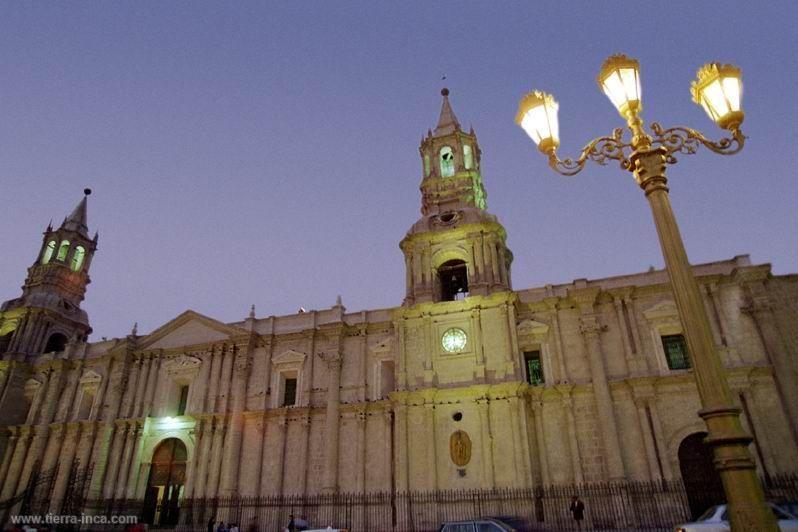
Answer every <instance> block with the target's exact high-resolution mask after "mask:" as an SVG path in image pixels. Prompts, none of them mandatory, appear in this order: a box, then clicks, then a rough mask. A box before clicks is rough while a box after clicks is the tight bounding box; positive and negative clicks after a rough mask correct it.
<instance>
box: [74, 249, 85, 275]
mask: <svg viewBox="0 0 798 532" xmlns="http://www.w3.org/2000/svg"><path fill="white" fill-rule="evenodd" d="M85 255H86V250H85V249H83V246H77V247H76V248H75V252H74V253H73V254H72V271H73V272H77V271H80V267H81V266H83V257H84V256H85Z"/></svg>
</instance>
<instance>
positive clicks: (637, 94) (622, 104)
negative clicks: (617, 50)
mask: <svg viewBox="0 0 798 532" xmlns="http://www.w3.org/2000/svg"><path fill="white" fill-rule="evenodd" d="M598 83H599V86H600V87H601V90H603V91H604V94H606V95H607V97H608V98H609V99H610V101H611V102H612V104H613V105H614V106H615V108H616V109H618V112H619V113H621V115H623V116H626V115H627V114H628V113H632V114H636V113H638V112H639V111H640V107H641V106H640V98H641V90H640V68H639V66H638V63H637V60H636V59H632V58H629V57H627V56H625V55H613V56H610V57H609V58H607V60H606V61H604V64H603V65H602V66H601V72H600V73H599V77H598Z"/></svg>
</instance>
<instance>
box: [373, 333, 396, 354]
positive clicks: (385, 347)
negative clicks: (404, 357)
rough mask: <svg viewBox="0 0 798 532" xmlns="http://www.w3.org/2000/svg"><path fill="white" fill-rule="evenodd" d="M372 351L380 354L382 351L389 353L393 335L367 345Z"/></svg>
mask: <svg viewBox="0 0 798 532" xmlns="http://www.w3.org/2000/svg"><path fill="white" fill-rule="evenodd" d="M369 349H370V350H371V352H372V353H377V354H382V353H390V352H392V351H393V337H392V336H389V337H388V338H385V339H384V340H382V341H380V342H376V343H374V344H371V346H370V347H369Z"/></svg>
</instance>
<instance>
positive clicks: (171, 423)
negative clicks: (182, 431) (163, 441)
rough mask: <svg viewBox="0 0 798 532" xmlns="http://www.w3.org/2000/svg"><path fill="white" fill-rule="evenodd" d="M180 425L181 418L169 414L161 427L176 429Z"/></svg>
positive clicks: (162, 421)
mask: <svg viewBox="0 0 798 532" xmlns="http://www.w3.org/2000/svg"><path fill="white" fill-rule="evenodd" d="M179 426H180V420H178V419H175V418H173V417H171V416H167V417H165V418H163V419H162V420H161V428H164V429H167V430H169V429H176V428H178V427H179Z"/></svg>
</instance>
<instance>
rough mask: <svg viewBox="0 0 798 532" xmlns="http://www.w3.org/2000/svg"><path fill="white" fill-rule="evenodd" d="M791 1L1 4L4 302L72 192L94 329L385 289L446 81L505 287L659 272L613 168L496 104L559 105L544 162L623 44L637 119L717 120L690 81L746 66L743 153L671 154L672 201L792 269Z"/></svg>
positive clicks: (706, 245) (701, 240)
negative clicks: (635, 90) (584, 161)
mask: <svg viewBox="0 0 798 532" xmlns="http://www.w3.org/2000/svg"><path fill="white" fill-rule="evenodd" d="M797 20H798V8H796V4H795V2H788V1H784V2H724V3H717V2H696V1H691V2H657V3H646V2H625V3H623V4H620V3H619V4H614V5H613V4H610V3H604V2H583V3H577V2H545V3H544V2H519V3H514V2H502V3H493V2H483V3H476V2H462V1H461V2H434V3H432V2H423V3H422V2H418V3H411V2H390V3H389V2H359V3H355V2H280V3H277V2H274V3H272V2H268V3H267V2H218V3H208V2H177V1H174V2H59V3H56V2H35V3H34V2H26V3H20V2H4V3H2V4H0V197H1V198H2V208H3V210H4V213H5V216H4V220H5V223H4V224H3V230H2V231H0V248H1V249H2V254H0V301H3V300H7V299H12V298H15V297H18V296H19V295H20V286H21V285H22V283H23V281H24V279H25V275H26V269H27V268H28V267H29V266H30V265H31V264H32V263H33V262H34V260H35V259H36V257H37V253H38V252H39V249H40V245H41V238H42V236H41V233H42V231H43V230H44V229H45V228H46V226H47V223H48V221H49V220H50V219H53V222H54V224H56V225H57V224H60V222H61V220H62V219H63V217H64V216H65V215H67V214H68V213H69V212H70V211H71V210H72V209H73V208H74V206H75V205H76V204H77V202H78V201H79V200H80V198H81V197H82V190H83V188H84V187H87V186H88V187H91V188H92V189H93V190H94V193H93V194H92V195H91V197H90V198H89V229H90V231H91V233H92V234H93V232H94V231H95V230H99V233H100V238H99V249H98V251H97V254H96V256H95V258H94V262H93V264H92V268H91V279H92V283H91V285H90V286H89V288H88V292H87V296H86V300H85V301H84V303H83V307H84V308H85V309H86V310H87V311H88V313H89V318H90V321H91V324H92V326H93V328H94V333H93V334H92V336H91V338H92V340H98V339H100V337H101V336H107V337H116V336H123V335H125V334H127V333H128V332H129V331H130V329H131V326H132V325H133V322H138V323H139V333H140V334H144V333H149V332H151V331H152V330H154V329H155V328H157V327H159V326H161V325H163V324H164V323H165V322H167V321H168V320H170V319H172V318H174V317H175V316H177V315H178V314H180V313H181V312H183V311H184V310H186V309H193V310H195V311H197V312H200V313H203V314H207V315H209V316H211V317H214V318H216V319H219V320H222V321H226V322H229V321H235V320H240V319H243V318H244V317H245V316H246V315H247V313H248V312H249V306H250V305H251V304H253V303H254V304H255V305H256V309H257V316H258V317H259V318H260V317H267V316H269V315H282V314H292V313H295V312H296V311H297V309H298V308H299V307H304V308H306V309H309V310H310V309H322V308H328V307H330V306H331V305H333V304H334V302H335V298H336V295H337V294H340V295H341V296H342V298H343V303H344V305H345V306H346V307H347V310H348V311H350V312H352V311H358V310H362V309H376V308H385V307H393V306H397V305H400V304H401V302H402V298H403V297H404V292H405V286H404V279H405V276H404V261H403V258H402V254H401V251H400V249H399V242H400V240H401V239H402V237H403V236H404V234H405V232H406V231H407V230H408V229H409V228H410V226H411V225H412V224H413V223H414V222H415V221H416V220H417V219H418V217H419V207H420V193H419V190H418V187H419V184H420V181H421V171H422V165H421V160H420V157H419V154H418V145H419V142H420V139H421V137H422V134H424V133H426V131H427V129H428V128H433V127H434V126H435V123H436V120H437V117H438V113H439V110H440V105H441V96H440V89H441V87H443V86H447V87H448V88H449V89H450V90H451V96H450V100H451V103H452V107H453V109H454V111H455V113H456V114H457V116H458V118H459V120H460V122H461V123H462V124H463V126H464V127H466V128H467V127H468V126H469V125H471V124H473V126H474V129H475V130H476V133H477V136H478V139H479V143H480V147H481V149H482V171H483V178H484V183H485V187H486V189H487V192H488V210H489V211H490V212H492V213H493V214H495V215H497V216H498V217H499V220H500V221H501V222H502V223H503V225H504V227H505V228H506V229H507V233H508V246H509V247H510V249H511V250H512V251H513V253H514V255H515V260H514V262H513V267H512V282H513V287H514V288H515V289H516V290H518V289H523V288H530V287H535V286H541V285H544V284H549V283H551V284H557V283H568V282H571V281H572V280H574V279H577V278H589V279H596V278H601V277H606V276H613V275H621V274H627V273H635V272H640V271H645V270H646V269H648V268H649V266H652V265H653V266H655V267H657V268H661V267H662V265H663V260H662V256H661V252H660V248H659V243H658V241H657V237H656V232H655V230H654V225H653V222H652V219H651V214H650V210H649V206H648V203H647V202H646V200H645V198H644V196H643V193H642V191H641V190H640V189H639V188H638V187H637V185H636V184H635V183H634V181H633V179H632V177H631V175H630V174H629V173H627V172H624V171H622V170H621V169H620V168H619V167H618V166H617V165H615V164H613V165H610V166H607V167H600V166H597V165H595V164H592V165H591V166H588V167H587V168H586V169H585V170H584V171H583V172H582V173H581V174H579V175H578V176H576V177H571V178H566V177H562V176H559V175H558V174H555V173H554V172H553V171H551V170H549V168H548V166H547V165H546V160H545V158H544V157H543V156H542V155H541V154H540V153H539V152H538V150H537V148H536V147H535V145H534V144H533V143H532V141H531V140H529V138H528V137H527V136H526V135H525V134H524V132H523V131H522V130H521V129H520V128H519V127H517V126H516V125H515V123H514V117H515V113H516V109H517V105H518V100H519V98H520V97H521V96H522V95H523V94H524V93H526V92H528V91H530V90H531V89H533V88H537V89H542V90H546V91H548V92H552V93H553V94H554V95H555V97H556V98H557V99H558V101H559V102H560V113H559V118H560V134H561V138H562V147H561V150H560V152H561V155H562V156H576V155H577V154H578V150H579V148H581V146H582V145H584V144H585V143H586V142H587V141H589V140H590V139H592V138H593V137H596V136H599V135H604V134H607V133H609V132H611V131H612V129H613V128H615V127H619V126H621V125H623V121H622V119H621V118H620V116H619V115H618V114H617V112H616V110H615V108H614V107H613V106H612V104H611V103H610V102H609V100H608V99H607V98H606V97H605V96H604V94H603V93H602V92H601V91H600V90H599V88H598V86H597V84H596V82H595V78H596V74H597V73H598V70H599V67H600V65H601V63H602V61H603V60H604V59H605V58H606V57H607V56H608V55H610V54H613V53H618V52H623V53H626V54H628V55H631V56H633V57H636V58H638V59H639V60H640V63H641V75H642V91H643V119H644V120H645V121H646V123H647V124H650V123H651V122H652V121H658V122H660V123H662V125H663V126H665V127H668V126H675V125H687V126H691V127H694V128H697V129H699V130H701V131H703V132H704V133H705V134H706V135H707V136H710V137H712V138H716V139H717V138H719V137H721V136H722V134H723V132H722V131H721V130H720V129H719V128H717V126H715V124H713V123H712V122H711V121H710V120H709V119H708V118H707V116H706V115H705V114H704V112H703V110H702V109H701V108H699V107H698V106H696V105H695V104H694V103H692V101H691V98H690V92H689V86H690V81H691V80H692V79H693V78H694V77H695V72H696V69H697V68H698V67H699V66H700V65H702V64H703V63H705V62H708V61H721V62H728V63H734V64H736V65H738V66H740V67H741V68H742V71H743V81H744V87H745V88H744V97H743V106H744V109H745V112H746V119H745V123H744V124H743V131H744V133H745V134H746V135H747V136H748V137H749V139H748V142H747V144H746V147H745V149H744V150H743V151H742V152H741V153H740V154H738V155H735V156H732V157H723V156H719V155H715V154H713V153H712V152H710V151H709V150H706V149H704V148H702V149H700V150H699V152H698V153H697V154H696V155H692V156H688V155H681V156H679V162H678V164H676V165H674V166H671V167H669V178H670V186H671V198H672V201H673V204H674V209H675V212H676V216H677V219H678V221H679V224H680V227H681V230H682V234H683V237H684V240H685V244H686V246H687V252H688V255H689V257H690V260H691V262H692V263H694V264H695V263H701V262H710V261H715V260H725V259H729V258H731V257H733V256H735V255H739V254H746V253H748V254H750V255H751V259H752V260H753V261H754V262H755V263H771V264H772V265H773V271H774V273H776V274H787V273H795V272H798V245H797V244H798V237H796V233H797V230H798V227H796V226H797V225H798V223H796V221H798V216H797V215H796V207H797V206H798V201H796V200H797V199H798V193H796V188H798V184H796V178H797V177H798V172H796V157H795V154H796V152H798V148H797V147H798V136H797V135H796V133H795V127H796V123H798V105H797V104H796V99H795V98H796V96H795V94H796V92H797V89H796V87H798V59H796V58H797V57H798V30H796V25H795V23H796V21H797ZM443 76H445V77H446V79H445V80H442V79H441V78H442V77H443Z"/></svg>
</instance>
